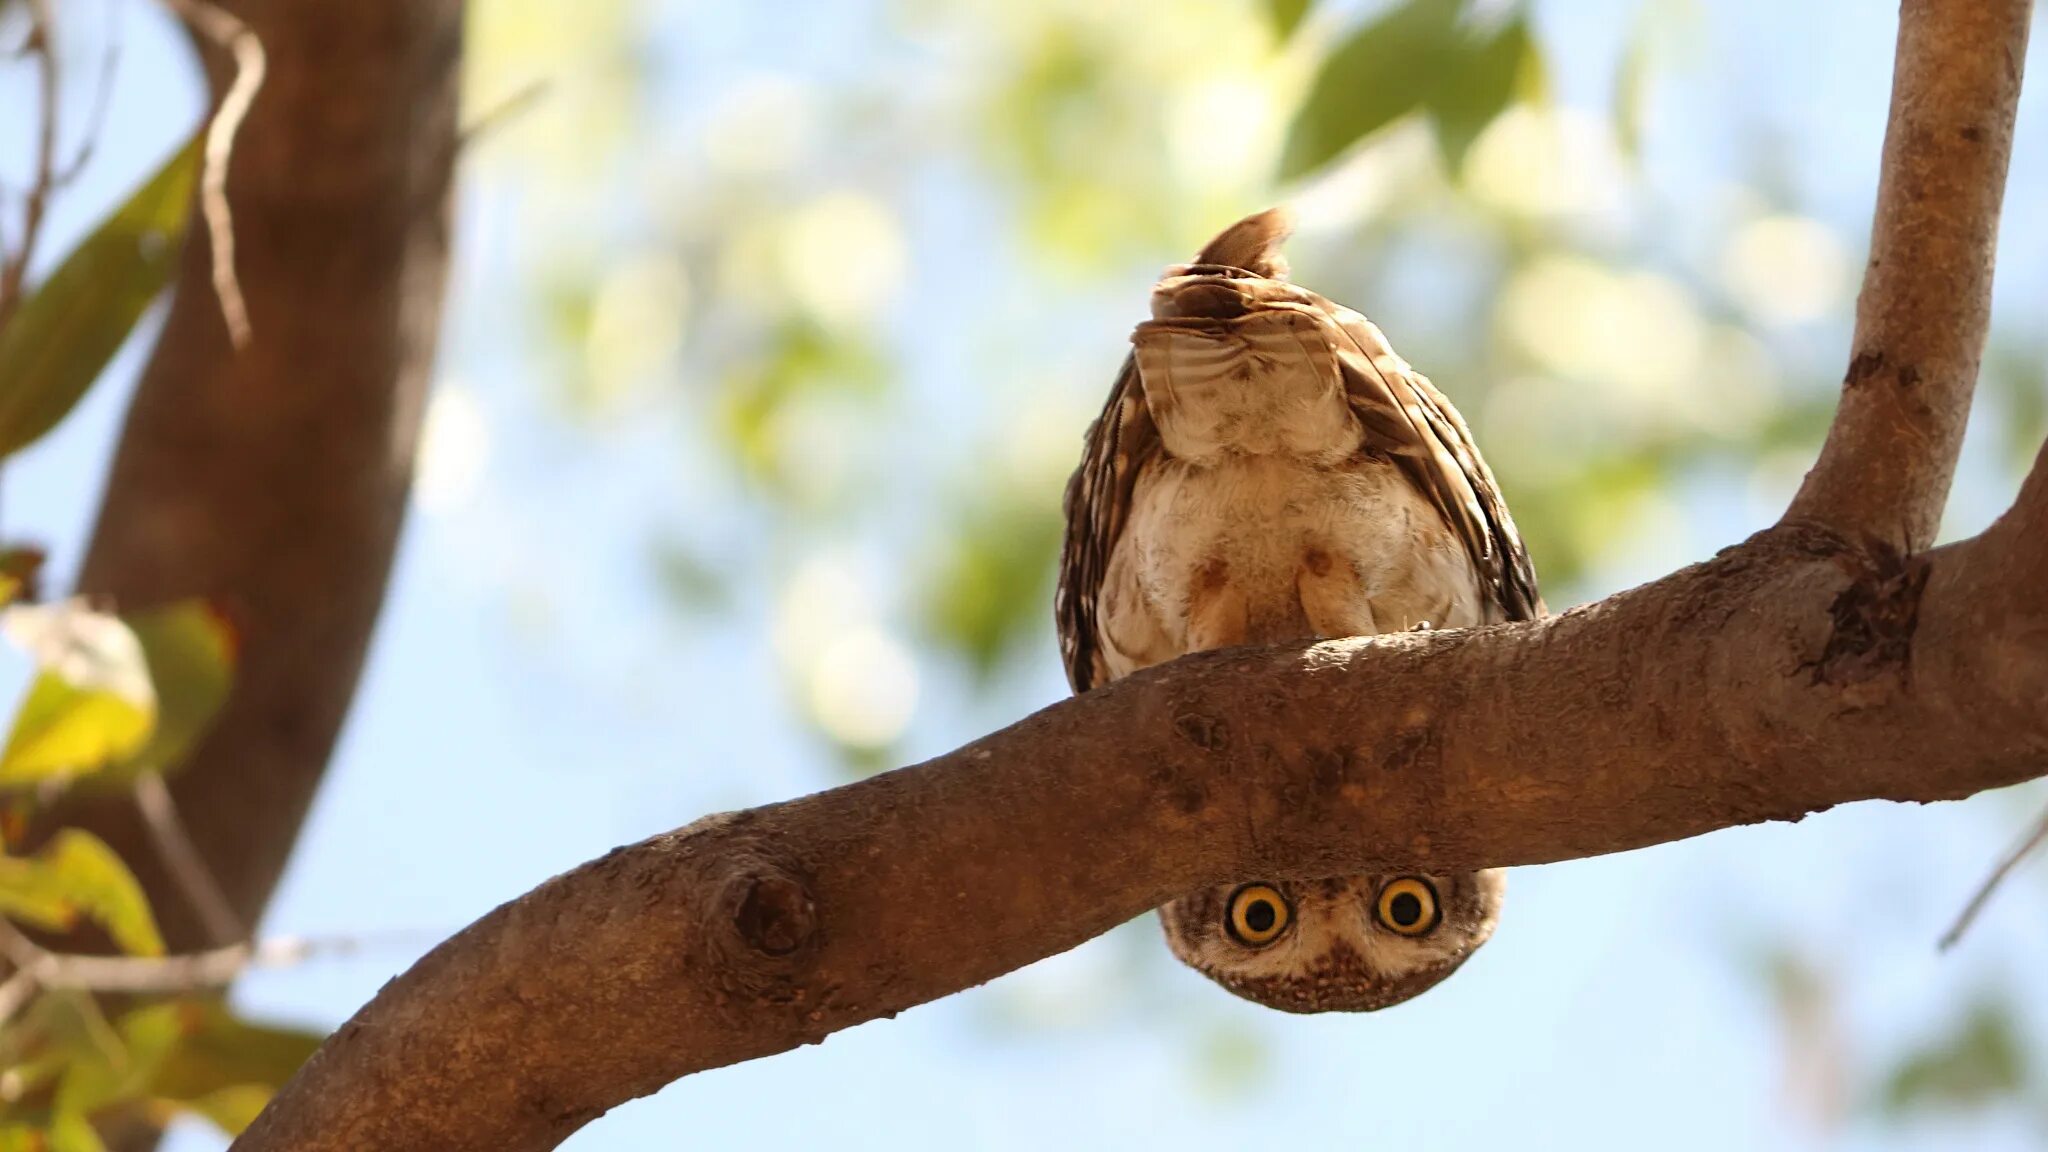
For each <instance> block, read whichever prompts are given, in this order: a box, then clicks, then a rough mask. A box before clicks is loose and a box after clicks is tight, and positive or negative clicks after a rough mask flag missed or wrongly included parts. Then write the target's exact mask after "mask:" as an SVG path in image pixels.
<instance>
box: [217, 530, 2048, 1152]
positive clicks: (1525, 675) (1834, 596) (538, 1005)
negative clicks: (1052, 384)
mask: <svg viewBox="0 0 2048 1152" xmlns="http://www.w3.org/2000/svg"><path fill="white" fill-rule="evenodd" d="M2004 560H2005V558H2004V557H2003V555H2001V554H2000V553H1998V552H1997V551H1995V550H1994V549H1992V548H1990V547H1988V546H1986V545H1984V544H1982V543H1978V542H1972V543H1970V544H1965V545H1960V546H1956V547H1951V548H1948V549H1944V550H1942V551H1941V552H1939V553H1936V554H1933V555H1932V556H1929V557H1924V558H1920V559H1917V560H1914V561H1900V560H1899V559H1898V558H1897V557H1896V556H1895V555H1894V554H1891V553H1889V552H1884V551H1876V552H1872V551H1865V550H1859V549H1857V548H1855V547H1853V546H1850V545H1846V544H1844V543H1842V542H1841V541H1839V540H1837V539H1835V538H1833V537H1829V536H1826V535H1824V534H1821V533H1818V532H1814V531H1812V530H1800V529H1779V530H1774V531H1772V532H1770V533H1767V534H1765V535H1763V536H1760V537H1758V538H1756V539H1754V540H1752V541H1750V542H1749V543H1747V544H1745V545H1743V546H1741V547H1739V548H1735V549H1731V550H1730V551H1728V552H1727V553H1725V554H1723V555H1722V556H1721V557H1719V558H1717V559H1716V560H1714V561H1712V562H1710V563H1708V564H1705V565H1701V566H1698V567H1695V568H1690V569H1686V570H1685V571H1682V572H1679V573H1677V574H1675V575H1673V576H1670V577H1667V578H1666V579H1664V580H1662V581H1659V582H1658V583H1656V584H1653V585H1650V586H1647V587H1644V588H1641V589H1637V590H1635V591H1633V592H1629V593H1625V594H1623V595H1620V596H1616V597H1613V598H1611V599H1609V600H1607V601H1604V602H1602V603H1600V604H1598V605H1594V606H1592V607H1589V608H1585V609H1580V610H1576V611H1573V612H1569V613H1566V614H1564V615H1563V616H1559V617H1553V618H1551V619H1547V620H1543V621H1540V622H1535V623H1530V624H1523V625H1510V626H1502V627H1497V628H1490V629H1483V630H1473V631H1461V632H1437V633H1418V634H1408V635H1400V636H1392V637H1381V638H1377V639H1371V640H1344V641H1332V642H1327V643H1323V644H1317V645H1311V646H1306V647H1282V648H1271V649H1239V650H1231V651H1221V652H1211V653H1202V654H1199V655H1195V656H1190V657H1187V658H1184V659H1182V660H1179V661H1175V662H1174V663H1172V664H1170V665H1167V666H1165V667H1162V668H1159V669H1154V670H1152V671H1149V672H1145V673H1141V674H1139V675H1135V676H1132V677H1130V678H1128V679H1127V680H1124V681H1119V682H1117V683H1116V684H1113V685H1110V686H1108V687H1106V688H1103V689H1100V690H1098V691H1095V692H1090V693H1088V694H1086V695H1084V696H1081V697H1079V698H1076V699H1073V700H1069V701H1065V702H1063V703H1060V704H1057V705H1054V706H1053V707H1051V708H1048V709H1046V710H1045V711H1042V712H1040V713H1038V714H1037V715H1035V716H1032V717H1030V718H1028V719H1026V720H1024V721H1022V722H1020V723H1018V724H1016V725H1013V726H1011V727H1010V728H1008V729H1005V730H1003V731H1001V732H998V733H996V734H994V735H992V736H989V737H987V738H985V739H983V740H980V741H977V742H976V743H974V744H972V745H969V746H968V747H966V748H963V749H960V750H959V751H956V752H953V753H950V754H948V755H946V756H942V757H939V758H938V759H936V760H933V761H930V762H927V763H925V764H922V765H919V766H917V767H914V768H906V769H902V770H900V771H897V772H892V773H888V774H886V775H883V776H879V777H875V778H872V779H869V780H865V781H862V782H859V783H856V784H850V785H847V786H845V787H842V788H836V789H833V790H831V791H828V792H823V793H820V794H818V795H815V796H810V797H806V798H804V799H801V800H796V801H792V802H789V803H786V804H779V805H773V806H770V807H767V808H761V809H756V810H753V811H751V812H744V813H738V814H732V815H727V816H720V817H713V818H711V819H708V820H705V821H701V822H699V823H698V824H695V825H692V826H691V827H689V828H685V829H683V830H681V831H679V832H675V833H671V834H669V835H665V836H660V837H656V838H654V839H652V840H649V841H646V842H644V843H641V844H639V845H636V846H634V847H631V848H627V849H620V850H618V851H615V852H613V853H612V854H610V855H608V856H606V857H604V858H603V859H601V860H598V861H595V862H593V863H591V864H587V865H584V866H583V867H581V868H578V869H576V870H575V871H572V872H570V873H568V874H566V875H563V876H561V877H557V878H556V879H554V880H552V881H550V882H548V883H547V884H545V885H543V886H541V887H540V888H539V889H536V890H535V891H534V892H532V893H530V894H528V895H527V896H525V897H522V898H521V899H519V900H516V901H513V902H512V903H509V904H506V905H504V906H503V907H501V908H499V909H497V910H496V911H494V912H492V913H490V914H489V915H487V916H485V917H484V918H483V919H482V920H480V921H478V922H477V923H476V924H474V925H472V926H471V927H470V928H468V929H467V930H465V931H464V932H462V933H461V934H460V935H458V936H456V937H455V938H454V939H452V940H450V941H448V942H447V943H445V944H443V945H442V946H441V947H439V948H438V949H436V950H435V951H434V952H433V953H431V954H429V955H428V956H427V957H426V958H425V959H424V960H422V961H421V962H420V963H419V964H418V965H416V966H415V967H414V968H413V969H412V970H411V971H410V972H408V973H406V974H405V975H403V976H401V977H400V978H398V979H397V980H396V981H394V982H392V983H391V984H389V985H387V986H386V987H385V989H384V990H383V991H382V992H381V993H380V994H379V995H378V996H377V998H376V999H375V1000H374V1001H372V1002H371V1003H370V1004H369V1005H368V1006H367V1007H365V1008H364V1009H363V1010H362V1011H361V1012H359V1013H357V1015H356V1017H355V1018H354V1019H353V1020H352V1021H351V1022H350V1023H348V1024H347V1025H345V1026H344V1027H343V1028H342V1029H341V1030H340V1032H338V1033H337V1034H336V1035H335V1037H334V1038H333V1039H331V1040H330V1041H329V1042H328V1044H327V1046H326V1047H325V1048H324V1049H322V1051H321V1053H320V1055H318V1056H317V1057H315V1059H314V1061H313V1062H312V1063H310V1064H308V1065H307V1066H306V1068H305V1069H304V1070H303V1071H302V1072H301V1073H300V1075H299V1077H298V1078H297V1079H296V1080H294V1081H293V1082H292V1083H291V1085H289V1086H288V1087H287V1088H286V1089H285V1091H284V1093H283V1094H282V1095H280V1096H279V1097H278V1099H277V1101H276V1102H275V1103H274V1104H273V1105H272V1106H271V1108H270V1110H269V1111H267V1112H266V1113H265V1114H264V1116H263V1117H262V1118H261V1119H260V1120H258V1122H257V1124H256V1125H255V1126H254V1127H253V1128H251V1129H250V1130H249V1132H248V1133H247V1134H246V1135H245V1136H244V1137H243V1139H242V1140H241V1142H239V1143H238V1144H237V1145H236V1147H237V1148H238V1149H242V1150H243V1152H258V1150H267V1149H285V1148H290V1149H300V1150H317V1149H344V1148H379V1147H383V1148H439V1149H450V1150H458V1149H478V1150H482V1149H491V1150H494V1152H495V1150H521V1149H541V1148H551V1147H553V1146H554V1145H555V1144H556V1143H558V1142H559V1141H561V1140H562V1139H563V1138H565V1137H566V1136H568V1135H569V1133H571V1132H573V1131H574V1130H575V1129H576V1128H578V1127H580V1126H581V1125H582V1124H584V1123H586V1122H587V1121H589V1120H590V1119H592V1118H593V1117H595V1116H597V1115H598V1114H600V1113H602V1112H603V1111H605V1110H606V1109H608V1108H610V1107H612V1106H614V1105H617V1104H618V1103H620V1102H622V1101H624V1100H627V1099H630V1098H632V1097H634V1096H638V1095H642V1094H645V1093H648V1092H652V1091H654V1090H656V1089H658V1088H660V1087H661V1086H662V1085H663V1084H665V1083H667V1082H669V1081H670V1080H673V1079H675V1078H677V1077H679V1076H683V1075H687V1074H689V1073H691V1072H695V1071H701V1070H703V1069H707V1068H715V1067H719V1066H721V1065H725V1064H730V1063H733V1062H735V1061H739V1060H746V1059H751V1058H754V1057H758V1056H764V1055H768V1054H770V1053H774V1052H779V1051H783V1050H785V1049H788V1048H790V1047H793V1046H795V1045H797V1044H800V1043H812V1042H816V1041H818V1040H820V1039H822V1038H823V1037H825V1036H826V1035H828V1034H830V1033H832V1032H834V1031H837V1030H839V1029H841V1028H846V1027H850V1026H852V1025H855V1024H859V1023H862V1022H864V1021H867V1020H872V1019H876V1018H878V1017H884V1016H889V1015H892V1014H894V1013H895V1012H898V1011H900V1010H902V1009H904V1008H908V1007H911V1006H914V1005H916V1004H920V1003H924V1002H926V1001H928V1000H931V999H935V998H937V997H940V996H944V995H947V994H949V993H952V992H956V991H959V990H961V989H963V988H968V987H971V986H973V985H975V984H979V983H981V982H983V981H986V980H989V979H991V978H993V977H995V976H998V975H1001V974H1002V973H1004V972H1007V971H1010V970H1011V969H1014V968H1016V967H1019V966H1021V965H1023V964H1026V963H1029V962H1031V961H1033V960H1036V959H1039V958H1041V957H1044V956H1048V955H1051V954H1054V953H1056V952H1059V951H1062V950H1064V949H1067V948H1070V947H1073V946H1074V945H1076V944H1078V943H1080V942H1082V941H1084V940H1086V939H1088V938H1089V937H1091V936H1094V935H1096V934H1098V933H1101V932H1103V931H1105V930H1107V929H1108V928H1110V927H1112V926H1114V925H1115V924H1118V923H1120V922H1122V921H1124V920H1126V919H1129V918H1130V917H1132V916H1135V915H1138V914H1139V913H1141V912H1143V911H1144V910H1146V909H1148V908H1151V907H1154V906H1155V905H1157V904H1159V903H1161V902H1162V901H1164V900H1166V899H1168V898H1170V897H1172V896H1173V895H1174V894H1176V893H1179V892H1187V891H1194V890H1196V889H1199V888H1201V887H1204V886H1206V885H1210V884H1218V883H1225V882H1228V881H1229V880H1231V879H1232V878H1236V877H1243V876H1263V875H1283V876H1286V875H1299V876H1318V875H1336V874H1343V873H1350V872H1367V871H1376V870H1379V869H1381V868H1383V867H1388V866H1398V867H1401V868H1411V867H1412V868H1423V869H1426V870H1429V871H1440V872H1448V871H1459V870H1463V869H1467V868H1474V867H1480V866H1499V865H1515V864H1533V863H1541V862H1545V861H1551V860H1561V859H1569V858H1577V857H1583V856H1589V855H1596V854H1600V853H1605V852H1616V851H1622V850H1625V849H1630V848H1636V847H1641V846H1643V845H1647V844H1653V843H1659V842H1662V841H1666V840H1673V839H1678V838H1681V837H1685V836H1693V835H1698V834H1700V833H1703V832H1707V831H1711V830H1713V829H1716V828H1722V827H1728V826H1731V825H1735V824H1744V823H1751V822H1755V821H1759V820H1769V819H1798V818H1799V817H1801V816H1804V815H1805V814H1806V813H1808V812H1812V811H1817V810H1820V809H1823V808H1827V807H1829V806H1832V805H1835V804H1839V803H1844V802H1847V801H1851V800H1859V799H1867V798H1878V797H1882V798H1890V799H1899V800H1935V799H1947V798H1953V797H1958V796H1964V795H1968V794H1970V793H1973V792H1976V791H1979V790H1981V789H1984V788H1990V787H1997V786H2001V785H2005V784H2010V783H2013V782H2016V781H2019V780H2023V779H2026V778H2028V777H2030V776H2033V775H2035V774H2037V773H2040V772H2041V771H2042V770H2043V765H2044V759H2043V753H2044V752H2048V718H2044V717H2043V716H2042V714H2041V712H2040V709H2039V706H2038V702H2039V699H2040V693H2041V692H2043V691H2044V690H2048V652H2043V651H2041V650H2040V649H2039V648H2037V649H2036V650H2035V652H2034V654H2033V655H2034V659H2033V661H2032V662H2031V665H2030V667H2029V668H2028V669H2027V670H2026V673H2027V674H2026V676H2024V677H2023V678H2020V679H2009V678H2008V676H2009V675H2010V671H2011V670H2010V669H2006V668H2003V667H2000V668H1997V669H1991V668H1987V667H1985V666H1984V665H1983V664H1982V662H1981V661H1980V654H1981V650H1980V648H1979V644H1978V641H1979V639H1980V633H1979V632H1978V631H1977V629H1978V628H1979V627H1980V626H1981V625H1983V624H1986V623H1989V624H1991V625H1993V626H1995V627H2000V628H2003V627H2008V626H2011V627H2021V628H2032V629H2039V628H2041V627H2042V626H2043V623H2044V621H2043V613H2044V612H2048V608H2044V607H2043V606H2042V605H2040V604H2039V603H2038V602H2036V603H2035V604H2033V605H2032V606H2030V607H2028V608H2027V609H2026V612H2027V616H2026V618H2025V619H2022V620H1995V621H1983V620H1982V619H1981V618H1980V617H1979V615H1978V613H1977V612H1976V610H1975V605H1976V603H1977V602H1978V600H1979V599H1980V594H1981V593H1982V592H1983V591H1985V590H1986V589H1990V588H1995V587H1997V586H1998V585H2000V584H2001V583H2002V582H2003V581H2004V579H2005V576H2004V574H2003V572H2002V568H2003V565H2004ZM2006 600H2007V602H2009V603H2014V604H2018V603H2021V602H2022V601H2021V600H2020V599H2019V598H2006ZM1845 605H1849V606H1862V607H1860V608H1858V607H1845ZM1645 764H1653V765H1655V766H1656V771H1655V772H1654V773H1645V772H1644V771H1642V766H1643V765H1645ZM990 909H1001V910H1002V912H1001V914H1000V915H993V916H992V915H990V914H989V910H990Z"/></svg>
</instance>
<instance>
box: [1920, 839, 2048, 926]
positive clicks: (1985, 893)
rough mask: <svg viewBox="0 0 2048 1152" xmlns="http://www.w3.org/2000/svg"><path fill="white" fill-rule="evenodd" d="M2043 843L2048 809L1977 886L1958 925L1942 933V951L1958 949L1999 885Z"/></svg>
mask: <svg viewBox="0 0 2048 1152" xmlns="http://www.w3.org/2000/svg"><path fill="white" fill-rule="evenodd" d="M2043 844H2048V808H2044V809H2042V810H2041V816H2040V818H2039V819H2038V820H2036V821H2034V827H2033V829H2032V830H2031V831H2029V832H2028V833H2027V834H2026V835H2025V836H2024V837H2022V838H2021V839H2020V842H2019V843H2018V844H2016V845H2014V846H2013V849H2012V851H2010V852H2008V853H2006V854H2005V858H2004V859H2002V860H2000V861H1999V862H1998V867H1996V868H1993V869H1992V870H1991V875H1989V876H1986V877H1985V878H1984V882H1983V883H1982V884H1979V885H1978V886H1977V891H1976V894H1975V895H1973V896H1971V897H1970V902H1969V903H1968V904H1965V905H1963V910H1962V913H1961V914H1960V915H1958V916H1957V917H1956V922H1955V923H1954V924H1952V925H1950V926H1949V930H1948V931H1946V932H1944V933H1942V934H1941V942H1940V944H1939V945H1938V947H1939V948H1940V950H1941V951H1943V952H1946V951H1948V950H1949V949H1951V948H1953V947H1955V946H1956V943H1957V942H1958V941H1960V940H1961V939H1962V938H1963V933H1965V932H1968V931H1969V930H1970V925H1971V924H1972V923H1974V922H1975V921H1976V919H1977V914H1978V913H1979V912H1982V911H1983V910H1984V905H1986V904H1988V903H1990V902H1991V894H1992V893H1994V892H1996V891H1998V886H1999V885H2001V884H2003V883H2005V878H2006V877H2007V876H2009V875H2011V874H2012V870H2013V869H2015V868H2017V867H2019V866H2020V862H2021V861H2022V860H2025V859H2026V858H2027V857H2029V856H2031V855H2033V854H2034V850H2035V849H2037V848H2039V847H2040V846H2041V845H2043Z"/></svg>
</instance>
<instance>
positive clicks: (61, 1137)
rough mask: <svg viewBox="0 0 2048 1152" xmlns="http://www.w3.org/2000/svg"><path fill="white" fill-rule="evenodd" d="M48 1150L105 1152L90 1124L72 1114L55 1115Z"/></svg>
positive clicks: (103, 1145)
mask: <svg viewBox="0 0 2048 1152" xmlns="http://www.w3.org/2000/svg"><path fill="white" fill-rule="evenodd" d="M49 1148H50V1152H107V1146H106V1144H105V1143H103V1142H102V1141H101V1140H100V1134H99V1133H97V1132H95V1131H93V1129H92V1124H91V1122H90V1121H88V1120H86V1118H85V1117H83V1116H80V1115H78V1114H77V1113H74V1112H60V1113H58V1114H57V1118H56V1122H55V1123H53V1124H51V1125H50V1144H49Z"/></svg>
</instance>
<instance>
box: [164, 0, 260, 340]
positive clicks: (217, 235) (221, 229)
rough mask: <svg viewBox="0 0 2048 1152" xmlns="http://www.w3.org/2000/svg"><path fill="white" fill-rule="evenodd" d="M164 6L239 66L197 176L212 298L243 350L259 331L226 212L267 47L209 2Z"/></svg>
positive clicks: (209, 131) (210, 128)
mask: <svg viewBox="0 0 2048 1152" xmlns="http://www.w3.org/2000/svg"><path fill="white" fill-rule="evenodd" d="M163 2H164V4H165V5H166V6H167V7H169V8H170V9H171V10H172V11H173V12H176V13H177V14H178V15H179V16H180V17H182V18H183V19H184V20H185V22H186V23H188V24H190V25H191V26H192V27H193V28H194V29H196V30H197V31H198V32H199V34H200V35H202V36H205V37H206V38H207V39H209V40H211V41H213V42H214V43H215V44H217V45H219V46H220V47H222V48H223V49H225V50H227V52H228V54H229V55H230V56H232V57H233V58H234V61H235V78H234V80H233V82H231V83H230V84H229V85H228V90H227V94H226V95H224V96H222V97H221V100H220V107H219V109H218V110H216V111H215V112H214V114H213V121H212V122H211V123H210V124H208V125H207V127H206V156H205V159H206V165H205V167H204V168H203V169H201V171H200V174H199V207H200V211H201V212H202V213H203V214H204V215H205V217H206V232H207V236H208V238H209V239H210V240H211V241H212V244H213V293H214V295H215V296H216V297H218V298H219V300H220V314H221V319H222V320H224V321H226V322H227V326H228V339H229V340H231V341H233V343H234V346H235V348H236V349H237V350H240V349H243V348H247V347H248V346H249V341H250V339H251V338H252V337H253V336H254V335H255V331H254V329H252V328H251V327H250V326H249V305H248V302H247V301H246V300H244V299H243V297H242V281H241V279H240V278H239V277H238V276H237V275H236V274H235V217H234V213H233V212H232V211H231V210H230V209H229V207H228V161H229V160H230V159H231V158H232V157H233V155H234V147H235V133H236V132H237V131H239V130H240V129H241V127H242V120H243V118H244V117H246V116H247V115H248V114H249V106H250V105H251V104H254V103H255V102H256V93H257V92H258V91H259V90H261V89H262V87H263V76H264V72H265V70H266V68H267V67H268V64H267V61H266V58H265V56H264V54H263V42H262V41H261V40H258V39H257V38H256V33H254V32H252V31H250V29H249V26H248V25H247V24H245V23H243V22H242V21H241V19H240V18H239V17H237V16H235V15H234V14H233V13H231V12H228V11H227V10H226V9H223V8H221V7H218V6H217V5H214V4H210V3H207V2H206V0H163Z"/></svg>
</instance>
